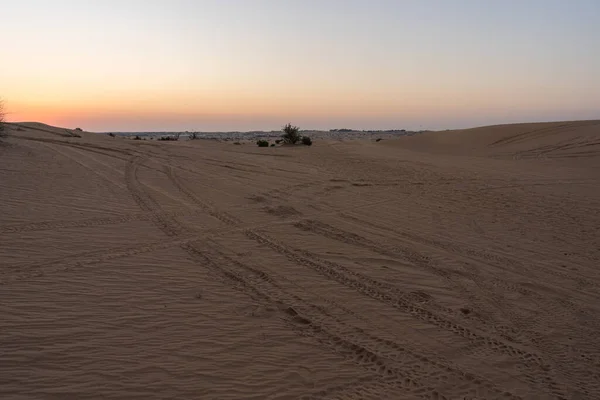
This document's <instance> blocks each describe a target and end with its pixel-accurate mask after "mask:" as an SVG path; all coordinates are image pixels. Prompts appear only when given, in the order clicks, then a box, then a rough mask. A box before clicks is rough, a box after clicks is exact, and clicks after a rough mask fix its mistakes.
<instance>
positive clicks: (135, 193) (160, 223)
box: [125, 157, 187, 236]
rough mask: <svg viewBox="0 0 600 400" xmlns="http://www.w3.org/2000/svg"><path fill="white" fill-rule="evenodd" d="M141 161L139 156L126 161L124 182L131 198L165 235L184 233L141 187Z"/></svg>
mask: <svg viewBox="0 0 600 400" xmlns="http://www.w3.org/2000/svg"><path fill="white" fill-rule="evenodd" d="M141 163H142V158H141V157H134V158H132V159H131V160H130V161H129V162H128V163H127V167H126V169H125V183H126V185H127V189H128V190H129V192H130V193H131V196H132V197H133V200H134V201H135V202H136V203H137V205H138V206H139V207H140V208H141V209H142V210H143V211H145V212H147V213H148V214H149V218H150V220H151V221H152V222H154V224H155V225H156V226H157V227H158V228H159V229H160V230H162V231H163V232H164V233H165V234H166V235H167V236H178V235H180V234H182V233H185V232H186V231H187V229H185V228H184V227H183V226H182V225H181V224H180V223H179V222H177V221H176V220H175V218H173V217H171V216H170V215H168V214H166V213H165V212H164V211H163V210H162V208H161V207H160V205H159V204H158V202H156V200H154V198H152V197H151V196H150V195H149V194H148V193H147V192H146V191H145V190H144V189H143V188H142V185H141V184H140V182H139V180H138V178H137V170H138V166H139V165H140V164H141Z"/></svg>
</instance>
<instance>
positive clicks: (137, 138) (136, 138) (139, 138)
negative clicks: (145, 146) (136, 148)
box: [133, 135, 142, 140]
mask: <svg viewBox="0 0 600 400" xmlns="http://www.w3.org/2000/svg"><path fill="white" fill-rule="evenodd" d="M133 140H142V138H141V137H139V136H138V135H135V137H134V138H133Z"/></svg>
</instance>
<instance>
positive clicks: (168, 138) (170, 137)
mask: <svg viewBox="0 0 600 400" xmlns="http://www.w3.org/2000/svg"><path fill="white" fill-rule="evenodd" d="M158 140H167V141H168V140H170V141H175V142H176V141H178V140H179V133H176V134H175V136H161V137H159V138H158Z"/></svg>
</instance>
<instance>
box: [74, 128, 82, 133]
mask: <svg viewBox="0 0 600 400" xmlns="http://www.w3.org/2000/svg"><path fill="white" fill-rule="evenodd" d="M75 130H76V131H77V132H83V130H82V129H81V128H75Z"/></svg>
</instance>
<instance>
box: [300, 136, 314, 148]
mask: <svg viewBox="0 0 600 400" xmlns="http://www.w3.org/2000/svg"><path fill="white" fill-rule="evenodd" d="M302 144H304V145H306V146H312V139H311V138H309V137H308V136H302Z"/></svg>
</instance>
